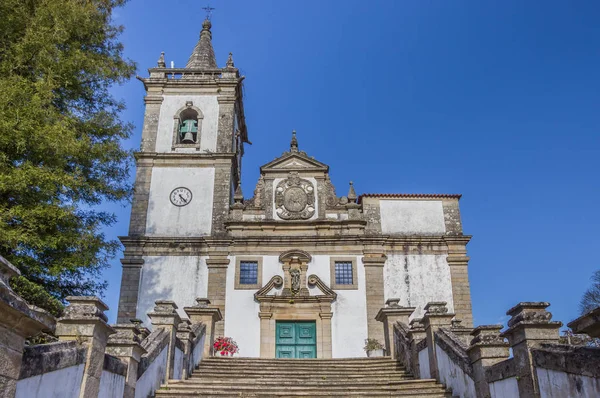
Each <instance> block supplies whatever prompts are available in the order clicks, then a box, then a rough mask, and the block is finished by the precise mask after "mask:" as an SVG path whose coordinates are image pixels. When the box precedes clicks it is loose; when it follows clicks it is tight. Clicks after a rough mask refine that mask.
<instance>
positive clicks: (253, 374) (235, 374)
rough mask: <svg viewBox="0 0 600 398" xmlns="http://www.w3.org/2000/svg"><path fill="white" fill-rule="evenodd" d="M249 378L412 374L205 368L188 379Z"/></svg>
mask: <svg viewBox="0 0 600 398" xmlns="http://www.w3.org/2000/svg"><path fill="white" fill-rule="evenodd" d="M223 377H230V378H244V379H246V378H250V379H271V378H286V377H295V378H297V379H303V380H304V379H321V378H327V379H342V380H347V379H368V378H385V377H402V378H409V379H412V375H411V374H410V373H408V372H404V371H401V372H395V371H381V372H363V373H350V374H347V373H340V372H319V373H298V372H287V371H279V372H276V373H272V372H263V371H261V370H255V371H252V370H247V371H235V370H233V371H231V370H230V371H220V372H219V371H215V370H210V369H205V370H203V371H202V372H199V371H196V372H194V373H192V375H191V377H190V380H195V379H210V378H223Z"/></svg>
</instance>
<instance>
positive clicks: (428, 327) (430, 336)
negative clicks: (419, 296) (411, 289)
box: [423, 301, 455, 380]
mask: <svg viewBox="0 0 600 398" xmlns="http://www.w3.org/2000/svg"><path fill="white" fill-rule="evenodd" d="M454 315H455V314H452V313H448V307H446V302H445V301H436V302H430V303H427V305H426V306H425V315H424V316H423V325H424V326H425V335H426V338H427V350H428V353H429V371H430V373H431V378H432V379H436V380H437V379H439V378H438V366H437V353H436V349H435V332H437V331H438V330H439V329H440V328H449V327H450V326H451V325H452V318H454Z"/></svg>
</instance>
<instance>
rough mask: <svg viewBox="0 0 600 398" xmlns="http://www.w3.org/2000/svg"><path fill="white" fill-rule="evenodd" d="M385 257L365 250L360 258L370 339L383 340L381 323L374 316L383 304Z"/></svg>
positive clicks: (382, 254)
mask: <svg viewBox="0 0 600 398" xmlns="http://www.w3.org/2000/svg"><path fill="white" fill-rule="evenodd" d="M386 259H387V257H386V255H385V254H384V253H381V252H379V253H377V252H373V251H370V250H365V252H364V257H363V258H362V261H363V264H364V266H365V282H366V299H367V331H368V336H369V338H371V339H376V340H379V341H380V342H381V341H384V334H383V323H381V322H379V321H377V320H376V319H375V317H376V316H377V314H378V313H379V310H380V309H381V307H382V306H383V304H384V301H385V300H384V294H383V267H384V265H385V260H386Z"/></svg>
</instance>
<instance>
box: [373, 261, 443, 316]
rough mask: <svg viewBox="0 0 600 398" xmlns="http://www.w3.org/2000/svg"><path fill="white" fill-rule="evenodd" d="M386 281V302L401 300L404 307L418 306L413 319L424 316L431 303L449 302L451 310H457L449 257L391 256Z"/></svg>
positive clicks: (385, 272) (384, 276)
mask: <svg viewBox="0 0 600 398" xmlns="http://www.w3.org/2000/svg"><path fill="white" fill-rule="evenodd" d="M383 278H384V285H383V292H384V296H385V299H386V300H387V299H389V298H399V299H400V305H402V306H407V307H416V308H417V309H416V310H415V312H414V313H413V315H412V317H416V318H420V317H422V316H423V307H425V305H426V304H427V303H428V302H430V301H446V302H447V303H448V310H449V311H450V312H452V311H454V302H453V300H452V283H451V279H450V267H449V266H448V262H447V261H446V256H442V255H405V254H388V259H387V261H386V262H385V266H384V268H383Z"/></svg>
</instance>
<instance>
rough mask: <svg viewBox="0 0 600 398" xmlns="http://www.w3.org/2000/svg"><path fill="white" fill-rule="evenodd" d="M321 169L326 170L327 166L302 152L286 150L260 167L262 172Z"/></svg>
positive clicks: (327, 169)
mask: <svg viewBox="0 0 600 398" xmlns="http://www.w3.org/2000/svg"><path fill="white" fill-rule="evenodd" d="M306 170H314V171H323V172H328V171H329V166H327V165H326V164H325V163H321V162H319V161H318V160H316V159H313V158H311V157H309V156H308V155H306V154H305V153H304V152H286V153H284V154H283V155H282V156H280V157H279V158H277V159H275V160H272V161H271V162H269V163H267V164H265V165H264V166H262V167H261V168H260V171H261V172H262V173H264V172H267V171H306Z"/></svg>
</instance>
